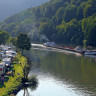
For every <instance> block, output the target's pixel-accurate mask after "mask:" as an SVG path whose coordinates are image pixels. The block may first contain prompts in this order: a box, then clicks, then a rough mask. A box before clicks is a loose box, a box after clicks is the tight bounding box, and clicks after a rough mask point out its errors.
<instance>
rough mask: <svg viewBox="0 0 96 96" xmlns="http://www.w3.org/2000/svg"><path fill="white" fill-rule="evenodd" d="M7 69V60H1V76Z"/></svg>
mask: <svg viewBox="0 0 96 96" xmlns="http://www.w3.org/2000/svg"><path fill="white" fill-rule="evenodd" d="M5 71H6V64H5V62H1V63H0V76H1V75H2V74H4V73H5Z"/></svg>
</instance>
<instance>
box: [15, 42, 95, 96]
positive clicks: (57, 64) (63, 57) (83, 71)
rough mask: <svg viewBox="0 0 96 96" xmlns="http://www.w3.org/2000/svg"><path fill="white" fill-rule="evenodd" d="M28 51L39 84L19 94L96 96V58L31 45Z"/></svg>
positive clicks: (31, 71) (22, 95)
mask: <svg viewBox="0 0 96 96" xmlns="http://www.w3.org/2000/svg"><path fill="white" fill-rule="evenodd" d="M25 54H26V55H27V56H28V57H30V59H31V60H32V67H31V69H30V72H29V76H31V75H32V74H35V75H36V76H37V78H38V86H36V87H35V88H31V87H29V88H26V89H22V90H20V91H19V92H18V94H17V95H16V96H96V57H95V56H91V57H90V56H82V55H80V54H74V53H72V52H67V51H62V50H60V49H59V50H57V49H54V48H53V49H50V48H46V47H44V46H43V45H41V44H32V48H31V50H30V51H26V52H25Z"/></svg>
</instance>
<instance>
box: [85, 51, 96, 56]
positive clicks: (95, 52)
mask: <svg viewBox="0 0 96 96" xmlns="http://www.w3.org/2000/svg"><path fill="white" fill-rule="evenodd" d="M84 55H96V51H85V53H84Z"/></svg>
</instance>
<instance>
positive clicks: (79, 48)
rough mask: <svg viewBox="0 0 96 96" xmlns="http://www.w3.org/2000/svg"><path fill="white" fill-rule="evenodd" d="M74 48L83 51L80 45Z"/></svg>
mask: <svg viewBox="0 0 96 96" xmlns="http://www.w3.org/2000/svg"><path fill="white" fill-rule="evenodd" d="M74 50H76V51H82V50H83V49H82V48H81V47H80V46H77V47H76V48H75V49H74Z"/></svg>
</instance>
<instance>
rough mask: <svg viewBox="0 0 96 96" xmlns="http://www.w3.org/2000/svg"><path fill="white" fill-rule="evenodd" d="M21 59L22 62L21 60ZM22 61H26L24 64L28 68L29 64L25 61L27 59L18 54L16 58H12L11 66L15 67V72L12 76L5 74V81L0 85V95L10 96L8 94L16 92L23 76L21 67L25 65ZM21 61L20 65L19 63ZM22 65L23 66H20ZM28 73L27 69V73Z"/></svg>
mask: <svg viewBox="0 0 96 96" xmlns="http://www.w3.org/2000/svg"><path fill="white" fill-rule="evenodd" d="M21 61H23V62H21ZM24 62H26V64H27V65H26V66H27V67H28V68H29V67H30V66H29V65H28V63H27V59H26V58H25V57H24V56H22V55H20V54H18V55H17V57H16V58H14V61H13V66H14V67H13V68H12V69H15V74H14V75H13V76H7V77H5V82H4V84H3V85H0V96H10V94H16V93H17V92H18V91H19V90H20V89H21V87H22V85H23V84H22V78H23V77H24V72H23V68H24V66H25V65H23V64H25V63H24ZM21 63H22V65H21ZM22 66H23V67H22ZM26 74H28V71H27V73H26Z"/></svg>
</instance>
